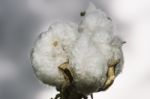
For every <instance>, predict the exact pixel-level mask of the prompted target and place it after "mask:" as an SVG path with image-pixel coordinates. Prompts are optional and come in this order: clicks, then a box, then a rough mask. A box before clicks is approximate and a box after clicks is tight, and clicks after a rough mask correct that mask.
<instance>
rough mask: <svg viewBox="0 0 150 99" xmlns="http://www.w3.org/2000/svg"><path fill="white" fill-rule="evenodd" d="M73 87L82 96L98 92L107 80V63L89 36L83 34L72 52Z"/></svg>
mask: <svg viewBox="0 0 150 99" xmlns="http://www.w3.org/2000/svg"><path fill="white" fill-rule="evenodd" d="M70 67H71V68H72V70H73V71H74V72H73V77H74V81H73V85H74V86H75V88H76V90H77V91H78V92H79V93H82V94H85V95H87V94H91V93H93V92H97V91H98V89H99V87H101V86H102V85H103V84H104V81H105V80H106V72H107V61H106V60H105V59H104V56H103V55H102V54H101V52H100V51H98V50H97V47H96V46H95V44H94V43H93V42H92V41H91V38H90V36H89V35H86V34H85V33H82V34H81V35H80V38H79V39H78V41H77V42H76V44H75V46H74V47H73V49H72V50H71V52H70Z"/></svg>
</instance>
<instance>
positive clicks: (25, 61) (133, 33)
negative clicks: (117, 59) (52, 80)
mask: <svg viewBox="0 0 150 99" xmlns="http://www.w3.org/2000/svg"><path fill="white" fill-rule="evenodd" d="M89 1H92V2H93V3H94V4H96V6H97V7H98V8H101V9H102V10H103V11H105V12H106V13H107V14H108V15H109V16H110V17H112V18H113V20H114V21H115V24H116V27H117V28H118V32H117V34H118V35H119V36H120V37H122V38H123V39H124V40H125V41H127V44H126V45H124V47H123V50H124V56H125V65H124V70H123V73H122V74H121V75H120V76H119V77H118V78H117V79H116V81H115V83H114V85H113V86H112V87H111V88H110V89H109V90H108V91H106V92H102V93H96V94H94V97H95V99H100V98H101V99H113V98H116V99H119V98H120V99H126V98H128V99H133V98H136V99H149V97H150V95H149V92H150V61H149V55H150V52H149V50H150V45H149V42H150V39H149V37H150V34H149V32H150V28H149V27H150V18H149V17H150V1H148V0H0V99H49V98H50V97H53V96H54V95H55V94H56V91H55V90H54V88H52V87H48V86H46V85H44V84H42V83H41V82H40V81H38V80H37V79H36V77H35V76H34V73H33V71H32V67H31V64H30V58H29V54H30V50H31V47H32V44H33V42H34V41H35V39H36V37H37V36H38V35H39V33H40V32H42V31H45V30H47V28H48V26H49V25H50V23H52V22H53V21H55V20H57V19H62V20H70V21H73V22H76V23H78V22H79V21H80V16H79V13H80V11H83V10H84V9H85V8H86V7H87V6H88V2H89Z"/></svg>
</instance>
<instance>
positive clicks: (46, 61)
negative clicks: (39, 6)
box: [31, 3, 125, 99]
mask: <svg viewBox="0 0 150 99" xmlns="http://www.w3.org/2000/svg"><path fill="white" fill-rule="evenodd" d="M81 17H82V20H81V22H80V24H76V23H73V22H70V21H68V22H63V21H57V22H55V23H53V24H52V25H51V26H50V27H49V29H48V31H46V32H43V33H41V34H40V36H39V37H38V39H37V41H36V43H35V45H34V47H33V49H32V53H31V62H32V66H33V69H34V72H35V74H36V76H37V78H38V79H40V80H41V81H42V82H43V83H45V84H48V85H50V86H55V87H56V89H57V91H59V92H60V93H59V94H57V95H56V97H55V99H57V98H60V99H82V98H83V99H87V96H88V95H90V96H91V98H93V93H96V92H100V91H105V90H106V89H108V88H109V87H110V86H111V85H112V84H113V82H114V80H115V78H116V77H117V75H118V74H120V72H121V71H122V68H123V53H122V45H123V44H124V43H125V42H124V41H122V40H121V39H120V38H119V37H118V36H116V35H114V29H113V26H114V25H113V22H112V20H111V19H110V18H109V17H108V16H107V15H106V14H105V13H104V12H103V11H102V10H101V9H97V8H96V7H95V5H94V4H92V3H90V4H89V7H88V8H87V10H86V11H85V12H82V13H81Z"/></svg>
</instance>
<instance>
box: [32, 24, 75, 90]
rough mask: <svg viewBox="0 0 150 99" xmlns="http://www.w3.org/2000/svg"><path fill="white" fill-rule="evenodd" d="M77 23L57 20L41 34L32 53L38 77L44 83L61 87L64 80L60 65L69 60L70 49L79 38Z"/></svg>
mask: <svg viewBox="0 0 150 99" xmlns="http://www.w3.org/2000/svg"><path fill="white" fill-rule="evenodd" d="M76 27H77V26H76V25H75V24H73V23H63V22H56V23H54V24H52V25H51V26H50V28H49V30H48V31H47V32H44V33H42V34H41V35H40V37H39V38H38V40H37V41H36V44H35V46H34V48H33V50H32V53H31V59H32V65H33V68H34V71H35V74H36V75H37V77H38V78H39V79H40V80H41V81H42V82H44V83H46V84H49V85H52V86H56V87H60V86H61V85H62V84H63V83H64V82H65V79H64V76H63V74H62V73H61V72H60V71H59V70H58V66H59V65H61V64H63V63H64V62H66V61H68V50H69V49H70V48H71V47H72V43H73V42H74V41H75V40H76V38H77V32H76V31H77V29H76Z"/></svg>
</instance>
